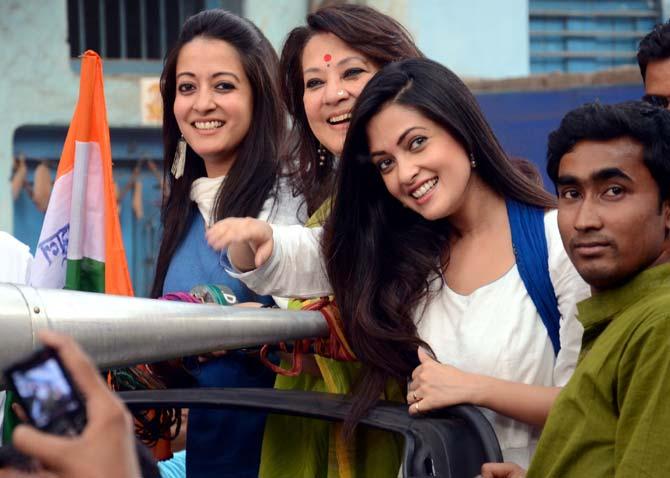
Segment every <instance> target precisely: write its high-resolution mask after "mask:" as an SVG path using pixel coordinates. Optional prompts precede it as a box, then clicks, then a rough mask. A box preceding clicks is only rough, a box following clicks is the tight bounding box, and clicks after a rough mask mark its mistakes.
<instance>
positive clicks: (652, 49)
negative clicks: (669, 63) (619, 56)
mask: <svg viewBox="0 0 670 478" xmlns="http://www.w3.org/2000/svg"><path fill="white" fill-rule="evenodd" d="M666 58H670V21H667V22H665V23H660V24H658V25H656V26H655V27H654V29H653V30H652V31H650V32H649V33H647V35H646V36H645V37H644V38H643V39H642V40H640V45H639V47H638V50H637V64H638V65H639V66H640V74H641V75H642V81H645V79H646V77H647V65H649V62H652V61H658V60H665V59H666Z"/></svg>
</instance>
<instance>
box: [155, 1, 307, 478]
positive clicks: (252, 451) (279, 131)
mask: <svg viewBox="0 0 670 478" xmlns="http://www.w3.org/2000/svg"><path fill="white" fill-rule="evenodd" d="M277 67H278V59H277V55H276V53H275V52H274V50H273V49H272V46H271V45H270V43H269V42H268V40H267V39H266V38H265V37H264V36H263V34H262V33H261V32H260V30H259V29H258V28H257V27H256V26H255V25H253V24H252V23H251V22H249V21H248V20H245V19H243V18H240V17H237V16H236V15H233V14H231V13H229V12H226V11H224V10H207V11H203V12H201V13H199V14H197V15H194V16H192V17H190V18H189V19H188V20H187V21H186V23H185V24H184V27H183V29H182V31H181V34H180V36H179V39H178V41H177V44H176V45H175V46H174V48H173V49H172V50H171V51H170V53H169V54H168V56H167V58H166V61H165V67H164V69H163V73H162V75H161V94H162V99H163V143H164V177H165V187H166V193H165V195H164V199H163V205H162V222H163V237H162V240H161V245H160V251H159V253H158V261H157V266H156V276H155V280H154V285H153V289H152V295H153V297H159V296H162V295H165V294H168V293H173V292H188V291H189V290H191V289H192V288H193V287H194V286H196V285H200V284H216V285H219V286H226V287H227V288H229V289H230V290H231V291H232V293H233V294H234V295H235V296H236V299H237V301H238V302H257V303H261V304H273V299H272V297H270V296H261V295H258V294H255V293H253V292H252V291H250V290H249V289H248V288H247V287H246V286H244V284H243V283H242V282H240V281H239V280H237V279H234V278H232V277H231V276H230V275H228V274H227V273H226V272H225V270H224V269H223V268H222V267H221V266H220V254H219V253H218V252H216V251H214V250H213V249H211V248H210V247H209V246H208V245H207V241H206V237H205V236H206V232H207V229H208V228H209V227H210V226H211V225H212V224H214V223H215V222H216V221H219V220H221V219H223V218H226V217H230V216H242V217H245V216H249V217H259V218H262V219H264V220H267V221H269V222H273V223H280V224H282V223H283V224H294V223H297V222H298V218H297V214H298V206H299V203H300V200H299V199H295V198H293V197H292V196H291V195H290V193H289V192H288V188H287V187H285V181H284V180H282V179H281V173H282V172H281V168H280V163H279V157H280V155H281V152H280V148H279V144H280V141H281V140H283V139H284V135H285V114H284V113H285V110H284V108H283V107H282V104H281V102H280V100H279V94H278V88H277V83H276V80H275V78H276V71H277ZM252 124H253V125H254V127H253V128H252V127H251V125H252ZM184 363H185V364H190V365H189V366H188V367H187V368H188V371H189V372H191V374H192V376H193V379H194V381H195V382H196V383H197V385H198V386H201V387H270V386H272V382H273V378H274V377H273V374H272V373H271V372H270V371H269V370H268V369H266V368H265V367H264V366H263V365H262V364H261V362H260V360H259V359H258V357H257V356H256V355H254V354H249V353H244V352H228V353H226V354H224V355H222V356H217V358H214V359H210V360H206V361H204V360H200V361H197V360H196V361H192V362H188V361H184ZM188 421H189V423H188V432H187V440H186V449H187V454H186V469H187V473H188V476H189V477H209V476H211V477H226V476H230V477H252V476H253V477H255V476H258V464H259V459H260V447H261V438H262V433H263V427H264V423H265V416H264V415H263V414H259V413H253V412H246V411H232V410H217V411H212V410H192V411H191V412H190V414H189V418H188ZM231 430H234V432H231Z"/></svg>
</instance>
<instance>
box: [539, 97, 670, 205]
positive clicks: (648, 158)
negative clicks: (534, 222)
mask: <svg viewBox="0 0 670 478" xmlns="http://www.w3.org/2000/svg"><path fill="white" fill-rule="evenodd" d="M621 137H630V138H633V139H634V140H636V141H638V142H639V143H641V144H642V146H643V148H644V156H643V160H644V164H645V165H646V166H647V168H648V169H649V171H650V172H651V175H652V176H653V178H654V180H655V181H656V184H658V188H659V191H660V199H661V201H663V200H666V199H668V198H669V194H670V111H668V110H665V109H662V108H659V107H657V106H652V105H650V104H648V103H645V102H643V101H627V102H625V103H619V104H615V105H603V104H600V103H597V102H596V103H587V104H585V105H583V106H580V107H579V108H576V109H574V110H572V111H570V112H569V113H568V114H566V115H565V117H564V118H563V120H562V121H561V125H560V126H559V128H558V129H557V130H556V131H554V132H552V133H551V134H550V135H549V144H548V147H547V174H548V175H549V177H550V178H551V180H552V181H554V183H556V180H557V178H558V167H559V165H560V162H561V158H562V157H563V156H564V155H565V154H567V153H569V152H570V151H572V149H573V148H574V147H575V145H576V144H577V143H578V142H580V141H589V140H590V141H608V140H610V139H616V138H621Z"/></svg>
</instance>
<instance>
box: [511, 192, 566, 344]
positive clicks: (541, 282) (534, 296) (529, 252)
mask: <svg viewBox="0 0 670 478" xmlns="http://www.w3.org/2000/svg"><path fill="white" fill-rule="evenodd" d="M506 203H507V215H508V217H509V224H510V229H511V231H512V247H513V248H514V257H515V258H516V265H517V269H518V270H519V275H520V276H521V280H522V281H523V283H524V285H525V286H526V291H528V295H529V296H530V298H531V300H532V301H533V304H535V307H536V308H537V311H538V313H539V314H540V318H541V319H542V323H543V324H544V326H545V327H546V328H547V333H548V334H549V339H550V340H551V344H552V345H553V346H554V355H558V351H559V350H560V349H561V341H560V338H559V328H560V319H561V312H560V311H559V309H558V300H557V299H556V292H555V291H554V286H553V284H552V283H551V277H550V276H549V251H548V248H547V236H546V235H545V232H544V210H543V209H541V208H538V207H533V206H529V205H527V204H523V203H520V202H518V201H514V200H512V199H507V201H506Z"/></svg>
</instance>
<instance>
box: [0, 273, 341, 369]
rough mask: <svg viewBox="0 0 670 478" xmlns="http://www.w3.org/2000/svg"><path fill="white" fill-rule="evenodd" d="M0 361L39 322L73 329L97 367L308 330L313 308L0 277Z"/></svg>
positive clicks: (313, 324) (314, 326) (316, 326)
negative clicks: (201, 300)
mask: <svg viewBox="0 0 670 478" xmlns="http://www.w3.org/2000/svg"><path fill="white" fill-rule="evenodd" d="M0 303H1V304H2V307H0V323H2V332H3V333H2V335H0V369H4V368H6V367H7V366H8V365H10V364H12V363H13V362H15V361H16V360H18V359H20V358H22V357H24V356H26V355H27V354H28V353H29V352H30V351H32V350H33V349H35V348H37V347H38V346H39V342H38V340H37V337H36V332H37V330H39V329H41V328H48V329H52V330H56V331H58V332H62V333H65V334H68V335H71V336H72V337H74V338H75V339H76V340H77V341H78V342H79V343H80V344H81V345H82V346H83V348H84V349H85V350H86V351H87V352H88V353H89V354H90V355H91V356H92V357H93V359H94V360H95V361H96V363H97V364H98V366H99V367H100V368H114V367H122V366H127V365H135V364H138V363H149V362H155V361H159V360H166V359H170V358H176V357H183V356H187V355H197V354H202V353H205V352H211V351H214V350H232V349H238V348H244V347H253V346H257V345H261V344H266V343H277V342H283V341H287V340H294V339H300V338H307V337H326V336H327V335H328V325H327V322H326V320H325V319H324V318H323V316H322V315H321V313H319V312H306V311H288V310H280V309H263V308H247V307H223V306H219V305H212V304H189V303H183V302H172V301H164V300H154V299H141V298H135V297H123V296H115V295H105V294H97V293H92V292H76V291H66V290H60V289H37V288H33V287H27V286H19V285H15V284H3V283H0Z"/></svg>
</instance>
